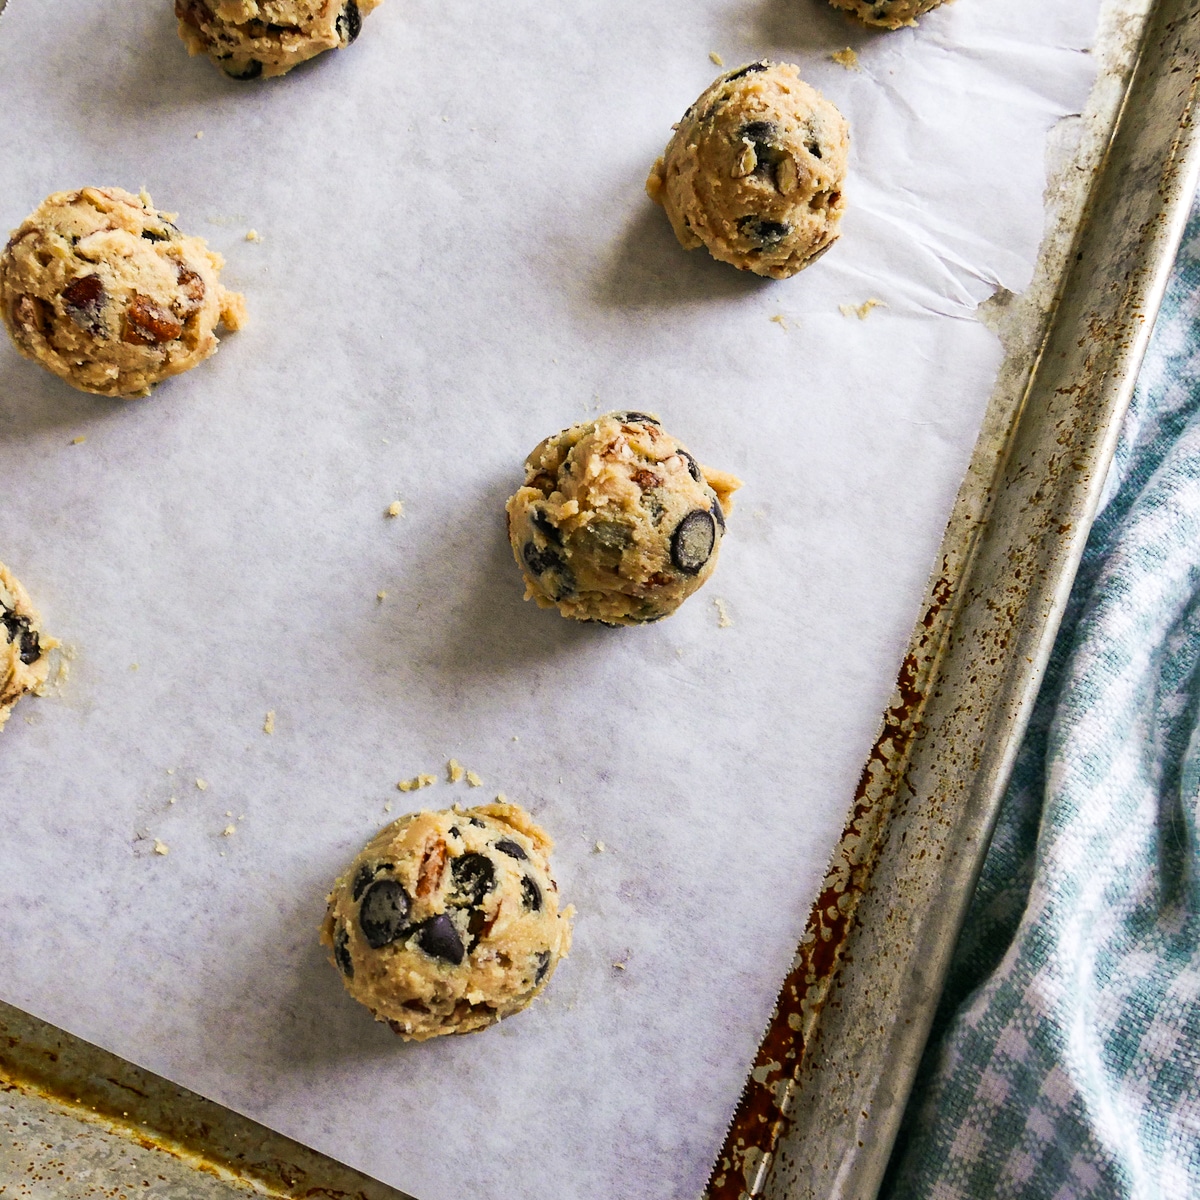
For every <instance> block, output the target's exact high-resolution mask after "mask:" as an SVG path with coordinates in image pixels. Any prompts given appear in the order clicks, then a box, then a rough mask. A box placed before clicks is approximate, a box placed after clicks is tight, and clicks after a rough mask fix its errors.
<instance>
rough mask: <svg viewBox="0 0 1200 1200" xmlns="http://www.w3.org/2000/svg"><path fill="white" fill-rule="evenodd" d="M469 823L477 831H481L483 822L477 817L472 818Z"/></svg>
mask: <svg viewBox="0 0 1200 1200" xmlns="http://www.w3.org/2000/svg"><path fill="white" fill-rule="evenodd" d="M470 823H471V824H472V825H474V826H476V827H477V828H478V829H482V828H483V827H484V825H483V822H482V821H481V820H480V819H479V818H478V817H472V818H471V822H470Z"/></svg>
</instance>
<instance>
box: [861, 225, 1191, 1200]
mask: <svg viewBox="0 0 1200 1200" xmlns="http://www.w3.org/2000/svg"><path fill="white" fill-rule="evenodd" d="M1198 821H1200V206H1197V208H1195V209H1193V212H1192V219H1191V222H1190V224H1189V227H1188V231H1187V234H1186V235H1185V238H1184V243H1183V247H1182V249H1181V251H1180V255H1179V258H1178V260H1177V262H1176V266H1175V273H1174V276H1173V279H1172V282H1171V287H1170V290H1169V293H1168V295H1167V298H1166V301H1165V303H1164V305H1163V308H1162V311H1161V314H1160V316H1159V319H1158V324H1157V326H1156V329H1155V332H1154V338H1153V341H1152V343H1151V347H1150V351H1149V353H1148V356H1147V358H1146V362H1145V364H1144V366H1143V368H1142V371H1141V375H1140V377H1139V380H1138V386H1137V392H1136V395H1135V398H1134V401H1133V405H1132V408H1131V409H1130V411H1129V414H1128V416H1127V417H1126V419H1125V423H1124V427H1123V430H1122V434H1121V440H1120V444H1119V448H1118V451H1117V456H1116V459H1115V461H1114V463H1113V467H1112V470H1111V473H1110V476H1109V479H1108V484H1107V487H1106V492H1105V501H1104V503H1103V505H1102V507H1101V511H1100V515H1099V516H1098V517H1097V519H1096V523H1095V526H1094V527H1093V529H1092V532H1091V536H1090V538H1089V540H1088V545H1087V550H1086V552H1085V554H1084V558H1083V564H1082V566H1081V568H1080V571H1079V575H1078V577H1077V579H1076V581H1075V586H1074V590H1073V593H1072V596H1071V602H1070V606H1069V608H1068V610H1067V615H1066V617H1065V619H1064V621H1063V625H1062V629H1061V631H1060V632H1059V635H1058V640H1057V643H1056V645H1055V649H1054V654H1053V657H1052V659H1051V662H1050V666H1049V670H1048V672H1047V675H1046V679H1045V682H1044V683H1043V685H1042V689H1041V694H1040V696H1039V698H1038V702H1037V707H1036V709H1035V712H1034V716H1033V720H1032V724H1031V726H1030V729H1029V732H1028V733H1027V734H1026V737H1025V742H1024V745H1023V746H1022V749H1021V752H1020V755H1019V758H1018V761H1017V765H1016V770H1015V772H1014V775H1013V780H1012V783H1011V785H1010V786H1009V789H1008V793H1007V796H1006V797H1005V800H1004V805H1003V808H1002V811H1001V814H1000V819H999V824H998V827H997V829H996V835H995V839H994V842H993V844H992V847H991V849H990V850H989V852H988V855H987V859H986V862H985V864H984V867H983V874H982V877H981V879H980V882H979V887H978V890H977V891H976V894H975V897H974V900H973V902H972V905H971V909H970V912H969V915H968V918H967V923H966V926H965V928H964V931H963V933H962V936H961V938H960V940H959V943H958V947H957V949H956V952H955V959H954V964H953V967H952V971H951V975H950V979H949V982H948V985H947V989H946V993H945V995H944V996H943V999H942V1004H941V1007H940V1009H939V1012H938V1015H937V1018H936V1020H935V1023H934V1031H933V1037H932V1039H931V1041H930V1044H929V1048H928V1049H927V1051H926V1053H925V1059H924V1061H923V1063H922V1066H921V1071H920V1075H919V1077H918V1081H917V1087H916V1089H915V1091H914V1093H913V1097H912V1100H911V1101H910V1103H909V1109H908V1112H907V1114H906V1116H905V1122H904V1128H903V1130H902V1132H901V1136H900V1140H899V1141H898V1143H897V1146H896V1150H895V1153H894V1154H893V1158H892V1164H891V1167H890V1169H889V1174H888V1179H887V1181H886V1183H885V1185H884V1188H883V1192H882V1195H883V1196H885V1197H888V1198H889V1200H916V1198H919V1200H959V1198H960V1197H961V1198H963V1200H966V1198H970V1200H978V1198H983V1197H998V1198H1002V1200H1009V1198H1014V1200H1015V1198H1018V1197H1019V1198H1020V1200H1084V1198H1086V1200H1100V1198H1104V1200H1109V1198H1111V1197H1128V1198H1130V1200H1196V1198H1197V1197H1200V830H1198V829H1197V824H1198Z"/></svg>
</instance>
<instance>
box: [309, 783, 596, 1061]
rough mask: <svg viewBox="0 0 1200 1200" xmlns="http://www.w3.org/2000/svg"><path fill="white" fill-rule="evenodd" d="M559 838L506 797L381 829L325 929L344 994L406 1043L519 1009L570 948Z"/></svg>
mask: <svg viewBox="0 0 1200 1200" xmlns="http://www.w3.org/2000/svg"><path fill="white" fill-rule="evenodd" d="M552 845H553V843H552V842H551V841H550V839H549V838H548V837H547V836H546V834H544V833H543V832H542V831H541V830H540V829H539V828H538V827H537V826H536V825H535V824H534V823H533V821H532V820H531V819H530V817H529V814H528V813H526V812H525V811H524V810H523V809H520V808H518V807H517V806H516V805H515V804H503V803H500V802H497V803H495V804H485V805H483V806H482V807H480V808H467V809H458V810H456V809H449V810H447V811H444V812H420V813H414V814H411V815H409V816H407V817H401V818H400V820H398V821H395V822H393V823H392V824H391V825H389V826H387V827H386V828H385V829H383V830H381V831H380V833H379V834H377V835H376V837H375V838H374V840H373V841H372V842H371V843H370V844H369V845H368V846H367V848H366V849H365V850H364V851H363V852H362V853H361V854H360V855H359V856H358V857H357V858H356V859H355V860H354V862H352V863H351V864H350V869H349V871H347V872H346V874H345V875H343V876H342V877H341V878H340V879H339V880H338V881H337V883H336V884H334V888H333V891H332V892H331V893H330V895H329V899H328V910H327V912H326V914H325V922H324V924H323V926H322V927H321V941H322V943H323V944H324V945H325V946H326V947H328V949H329V951H330V959H331V961H332V962H333V964H334V966H336V967H337V969H338V970H339V971H340V972H341V975H342V982H343V983H344V984H345V985H346V990H347V991H348V992H349V993H350V995H352V996H353V997H354V998H355V1000H358V1001H360V1002H361V1003H363V1004H365V1005H366V1006H367V1007H368V1008H369V1009H370V1010H371V1012H372V1013H374V1014H375V1019H376V1020H377V1021H386V1022H387V1023H388V1024H389V1025H390V1026H391V1027H392V1029H393V1030H394V1031H395V1032H396V1033H398V1034H399V1035H400V1036H401V1037H402V1038H404V1039H405V1040H406V1041H416V1042H421V1041H425V1040H426V1039H427V1038H432V1037H438V1036H439V1035H440V1034H443V1033H471V1032H473V1031H474V1030H476V1029H484V1028H486V1027H487V1026H488V1025H493V1024H495V1022H497V1021H499V1020H501V1019H502V1018H503V1017H509V1016H512V1014H513V1013H517V1012H520V1011H521V1009H523V1008H525V1007H526V1005H528V1004H529V1002H530V1001H531V1000H532V999H533V998H534V997H535V996H536V995H537V994H538V993H539V992H540V991H541V990H542V989H543V988H544V987H545V986H546V984H547V983H548V982H549V979H550V976H551V975H553V974H554V968H555V967H556V966H557V964H558V960H559V959H560V958H565V957H566V954H567V951H568V950H569V949H570V946H571V917H572V915H573V913H574V909H573V908H571V907H567V908H566V909H564V910H563V911H561V912H560V911H559V907H558V886H557V885H556V884H555V882H554V880H553V879H551V878H550V860H549V853H550V849H551V847H552Z"/></svg>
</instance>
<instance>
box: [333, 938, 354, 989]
mask: <svg viewBox="0 0 1200 1200" xmlns="http://www.w3.org/2000/svg"><path fill="white" fill-rule="evenodd" d="M333 957H334V961H335V962H336V963H337V965H338V970H339V971H341V973H342V974H343V975H345V977H346V978H347V979H353V978H354V960H353V959H352V958H351V957H350V935H349V934H348V933H347V932H346V927H345V926H344V925H338V927H337V932H336V933H335V934H334V935H333Z"/></svg>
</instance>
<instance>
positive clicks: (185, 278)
mask: <svg viewBox="0 0 1200 1200" xmlns="http://www.w3.org/2000/svg"><path fill="white" fill-rule="evenodd" d="M175 269H176V272H177V273H178V275H179V290H180V291H181V292H182V293H183V299H182V300H181V301H179V307H180V308H181V309H182V310H183V312H184V313H190V312H195V311H196V309H198V308H199V307H200V305H201V304H203V303H204V280H203V279H201V278H200V276H199V275H198V274H196V272H195V271H193V270H191V268H189V267H185V266H184V265H183V263H178V264H177V265H176V268H175Z"/></svg>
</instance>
